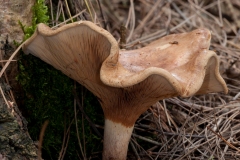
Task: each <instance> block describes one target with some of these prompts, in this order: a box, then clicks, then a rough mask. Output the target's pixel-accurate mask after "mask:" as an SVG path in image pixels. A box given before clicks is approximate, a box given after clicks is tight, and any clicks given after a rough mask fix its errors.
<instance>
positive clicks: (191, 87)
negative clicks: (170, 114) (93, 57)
mask: <svg viewBox="0 0 240 160" xmlns="http://www.w3.org/2000/svg"><path fill="white" fill-rule="evenodd" d="M210 40H211V33H210V31H209V30H207V29H196V30H194V31H192V32H189V33H181V34H172V35H169V36H165V37H163V38H161V39H159V40H156V41H154V42H152V43H150V44H149V45H147V46H146V47H143V48H140V49H136V50H130V51H126V50H121V51H120V53H119V56H114V55H112V56H109V57H108V58H107V59H106V60H105V61H104V63H103V65H102V68H101V80H102V81H103V82H104V83H105V84H106V85H110V86H113V87H129V86H132V85H135V84H136V83H141V82H142V81H143V80H145V79H146V78H147V77H149V76H150V75H154V76H158V77H164V78H165V79H167V81H168V83H169V84H170V85H172V86H173V87H174V88H175V90H176V92H178V95H180V96H182V97H188V96H192V95H194V94H205V93H210V92H220V91H223V92H224V93H227V91H228V89H227V87H226V84H225V81H224V80H223V78H222V77H221V75H220V73H219V59H218V57H217V55H216V53H215V52H213V51H210V50H208V49H209V46H210ZM113 54H114V53H113ZM115 54H117V53H115ZM110 57H115V59H113V58H110ZM159 83H161V82H160V81H159ZM169 84H166V85H169Z"/></svg>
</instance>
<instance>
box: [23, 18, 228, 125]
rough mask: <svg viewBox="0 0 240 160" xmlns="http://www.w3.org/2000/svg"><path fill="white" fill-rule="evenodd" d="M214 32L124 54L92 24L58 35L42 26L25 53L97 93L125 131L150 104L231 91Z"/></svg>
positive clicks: (179, 37) (173, 38)
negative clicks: (214, 46)
mask: <svg viewBox="0 0 240 160" xmlns="http://www.w3.org/2000/svg"><path fill="white" fill-rule="evenodd" d="M210 37H211V36H210V32H209V31H208V30H206V29H198V30H195V31H192V32H190V33H183V34H174V35H170V36H166V37H164V38H162V39H159V40H157V41H154V42H152V43H151V44H149V45H148V46H146V47H143V48H141V49H137V50H132V51H123V50H121V51H119V47H118V44H117V42H116V40H115V39H114V38H113V37H112V35H111V34H110V33H109V32H107V31H106V30H104V29H102V28H100V27H98V26H96V25H95V24H93V23H91V22H87V21H81V22H75V23H71V24H68V25H65V26H63V27H60V28H59V29H57V30H51V29H50V28H49V27H47V26H46V25H44V24H39V25H38V28H37V31H36V32H35V33H34V35H33V36H32V37H31V38H30V39H28V40H27V41H26V42H25V44H24V46H23V50H24V52H25V53H31V54H33V55H35V56H37V57H39V58H40V59H42V60H43V61H45V62H47V63H48V64H50V65H52V66H53V67H55V68H56V69H58V70H61V71H62V72H63V73H64V74H66V75H67V76H69V77H70V78H72V79H74V80H76V81H77V82H79V83H80V84H82V85H84V86H85V87H86V88H87V89H89V90H90V91H91V92H92V93H94V94H95V95H96V96H97V97H98V99H99V102H100V103H101V105H102V108H103V110H104V114H105V118H107V119H110V120H112V121H114V122H118V123H121V124H123V125H125V126H132V125H133V124H134V123H135V120H136V119H137V118H138V117H139V115H140V114H141V113H143V112H144V111H145V110H146V109H147V108H148V107H149V106H150V105H152V104H153V103H155V102H156V101H158V100H161V99H164V98H169V97H172V96H191V95H193V94H204V93H209V92H219V91H223V92H225V93H226V92H227V87H226V84H225V82H224V80H223V79H222V77H221V76H220V74H219V71H218V70H219V69H218V68H219V64H218V63H219V62H218V58H217V55H216V54H215V53H214V52H213V51H209V50H208V48H209V44H210Z"/></svg>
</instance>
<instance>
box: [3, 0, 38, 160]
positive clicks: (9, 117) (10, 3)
mask: <svg viewBox="0 0 240 160" xmlns="http://www.w3.org/2000/svg"><path fill="white" fill-rule="evenodd" d="M34 2H35V0H0V42H1V43H0V49H1V50H0V57H1V59H0V60H2V58H4V59H8V58H7V57H9V56H10V55H9V54H11V53H13V51H14V45H13V42H14V41H16V42H19V43H20V42H22V40H23V36H24V33H23V32H22V29H21V27H20V25H19V21H20V22H21V23H22V24H23V25H27V26H30V25H31V23H32V7H33V4H34ZM1 63H2V65H4V64H3V62H1ZM16 66H17V64H16V62H11V64H10V65H9V66H8V68H7V70H6V71H5V73H6V74H5V80H6V81H8V80H9V81H10V84H11V87H13V88H14V87H15V86H12V84H13V83H11V82H13V81H15V76H16V74H17V72H16V71H15V70H14V69H15V68H17V67H16ZM14 84H16V82H14ZM0 87H1V88H0V91H1V92H0V160H35V159H37V147H36V145H35V144H34V142H33V141H32V139H31V138H30V136H29V134H28V130H27V122H26V120H25V119H24V118H23V117H22V115H21V113H20V112H19V110H18V106H17V105H16V104H15V103H13V102H12V101H13V100H10V99H11V98H10V96H9V95H10V94H9V90H10V86H9V85H8V84H6V83H5V82H4V81H3V77H1V78H0Z"/></svg>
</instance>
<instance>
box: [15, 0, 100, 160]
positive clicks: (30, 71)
mask: <svg viewBox="0 0 240 160" xmlns="http://www.w3.org/2000/svg"><path fill="white" fill-rule="evenodd" d="M33 13H34V16H33V22H32V26H29V27H26V26H23V25H22V24H21V23H20V24H21V26H22V29H23V31H24V34H25V39H27V38H29V37H30V36H31V35H32V34H33V33H34V31H35V29H36V26H37V24H38V23H48V20H49V16H48V12H47V7H46V6H45V4H44V0H37V1H36V4H35V5H34V7H33ZM18 64H19V75H18V76H17V80H18V82H19V83H20V84H21V86H22V88H23V90H24V106H21V109H22V111H23V114H24V116H25V117H26V119H27V121H28V129H29V133H30V135H31V137H32V139H33V140H34V141H37V140H38V139H39V133H40V130H41V127H42V124H43V123H44V121H46V120H49V125H48V126H47V129H46V132H45V135H44V141H43V150H42V151H43V154H42V156H43V158H44V159H48V160H49V159H53V160H55V159H58V156H59V152H60V150H61V147H62V140H63V136H64V129H65V130H66V127H68V126H69V124H72V125H71V128H70V139H69V144H68V147H67V152H66V155H65V159H73V160H74V159H78V157H77V154H76V153H79V154H80V149H79V146H78V143H77V135H76V128H75V123H71V122H72V120H73V119H74V108H73V106H74V96H73V84H74V82H73V80H71V79H70V78H68V77H67V76H65V75H63V74H62V73H61V72H60V71H58V70H56V69H54V68H53V67H52V66H50V65H48V64H46V63H45V62H43V61H41V60H40V59H38V58H36V57H34V56H32V55H24V54H23V53H22V54H21V56H20V60H19V61H18ZM77 88H82V87H81V86H80V85H79V86H77ZM84 93H85V94H84V95H85V96H84V109H85V112H86V113H87V115H88V116H89V117H90V119H91V120H92V121H93V122H95V123H96V122H97V123H98V124H101V125H102V124H103V116H102V115H103V113H102V110H101V107H100V106H99V103H98V102H97V100H96V98H95V97H94V96H93V95H92V94H91V93H90V92H88V91H86V89H84ZM79 95H81V94H79ZM93 106H94V107H93ZM78 117H79V120H78V121H77V123H78V126H79V128H78V131H79V134H80V135H79V136H80V137H81V140H82V139H83V138H84V139H85V143H86V152H87V156H88V157H89V156H90V155H91V154H92V152H99V151H101V150H102V143H101V138H100V137H98V136H96V135H95V134H94V132H93V131H92V129H91V127H90V126H89V123H88V122H87V121H86V120H84V121H83V125H84V129H85V133H83V132H82V130H83V129H82V119H81V113H80V112H79V114H78ZM83 134H84V135H85V136H84V137H83ZM80 155H81V154H80Z"/></svg>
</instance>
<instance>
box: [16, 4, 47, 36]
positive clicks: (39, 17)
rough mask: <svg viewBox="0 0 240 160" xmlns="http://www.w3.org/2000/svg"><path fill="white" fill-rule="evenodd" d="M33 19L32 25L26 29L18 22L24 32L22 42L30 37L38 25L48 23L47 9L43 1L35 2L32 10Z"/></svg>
mask: <svg viewBox="0 0 240 160" xmlns="http://www.w3.org/2000/svg"><path fill="white" fill-rule="evenodd" d="M32 11H33V18H32V25H31V26H28V27H26V26H25V25H23V24H22V23H21V22H19V24H20V26H21V28H22V30H23V32H24V40H26V39H28V38H29V37H31V35H32V34H33V33H34V31H35V29H36V27H37V24H38V23H45V24H47V23H48V21H49V16H48V8H47V6H46V5H45V0H36V2H35V4H34V6H33V8H32Z"/></svg>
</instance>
